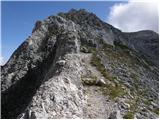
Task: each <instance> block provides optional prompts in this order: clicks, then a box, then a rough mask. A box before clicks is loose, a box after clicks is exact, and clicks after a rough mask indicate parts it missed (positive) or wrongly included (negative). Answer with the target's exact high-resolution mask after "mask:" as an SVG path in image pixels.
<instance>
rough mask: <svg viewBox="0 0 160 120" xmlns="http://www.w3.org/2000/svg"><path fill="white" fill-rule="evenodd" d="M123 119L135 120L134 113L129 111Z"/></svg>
mask: <svg viewBox="0 0 160 120" xmlns="http://www.w3.org/2000/svg"><path fill="white" fill-rule="evenodd" d="M123 118H125V119H133V118H134V113H133V112H131V111H128V112H127V113H126V114H125V115H124V116H123Z"/></svg>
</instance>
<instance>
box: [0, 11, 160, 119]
mask: <svg viewBox="0 0 160 120" xmlns="http://www.w3.org/2000/svg"><path fill="white" fill-rule="evenodd" d="M158 37H159V35H158V34H157V33H155V32H153V31H149V30H145V31H139V32H133V33H124V32H122V31H120V30H118V29H116V28H114V27H113V26H111V25H109V24H107V23H105V22H103V21H101V20H100V19H99V18H98V17H97V16H96V15H94V14H93V13H89V12H87V11H86V10H84V9H80V10H75V9H72V10H70V11H69V12H68V13H59V14H57V15H56V16H49V17H48V18H46V19H45V20H43V21H37V22H36V24H35V27H34V28H33V30H32V34H31V36H29V37H28V38H27V39H26V40H25V41H24V42H23V43H22V44H21V45H20V46H19V47H18V48H17V50H16V51H15V52H14V53H13V54H12V56H11V58H10V59H9V61H8V62H7V63H6V64H5V65H4V66H2V67H1V68H2V71H1V72H2V73H1V98H2V100H1V105H2V109H1V111H2V112H1V113H2V114H1V115H2V116H1V117H2V118H32V119H33V118H46V119H48V118H50V119H53V118H54V119H56V118H106V119H107V118H112V119H118V118H138V119H141V118H148V119H151V118H158V114H159V105H158V101H159V100H158V91H159V86H158V76H159V74H158V61H159V60H158V58H159V56H158V55H159V53H158V51H159V46H158V43H159V38H158Z"/></svg>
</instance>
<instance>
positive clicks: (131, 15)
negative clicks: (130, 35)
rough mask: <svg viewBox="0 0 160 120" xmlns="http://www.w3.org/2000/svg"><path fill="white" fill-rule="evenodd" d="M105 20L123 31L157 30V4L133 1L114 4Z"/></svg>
mask: <svg viewBox="0 0 160 120" xmlns="http://www.w3.org/2000/svg"><path fill="white" fill-rule="evenodd" d="M107 22H108V23H110V24H111V25H113V26H115V27H117V28H119V29H121V30H122V31H124V32H134V31H139V30H153V31H155V32H158V29H159V27H158V22H159V17H158V4H157V3H151V2H149V3H146V2H133V1H129V2H128V3H119V4H115V5H114V6H113V7H112V8H111V11H110V13H109V16H108V19H107Z"/></svg>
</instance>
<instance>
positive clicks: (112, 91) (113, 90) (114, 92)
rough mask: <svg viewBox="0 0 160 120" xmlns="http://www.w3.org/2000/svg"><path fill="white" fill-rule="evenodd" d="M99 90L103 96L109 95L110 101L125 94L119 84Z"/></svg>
mask: <svg viewBox="0 0 160 120" xmlns="http://www.w3.org/2000/svg"><path fill="white" fill-rule="evenodd" d="M101 90H102V92H103V94H104V95H109V97H110V99H112V100H114V99H116V98H117V97H121V96H123V95H125V93H126V92H125V90H124V89H123V88H122V86H121V85H120V84H115V85H106V86H104V87H103V88H101Z"/></svg>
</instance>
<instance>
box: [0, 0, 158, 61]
mask: <svg viewBox="0 0 160 120" xmlns="http://www.w3.org/2000/svg"><path fill="white" fill-rule="evenodd" d="M137 6H138V7H137ZM142 6H143V7H142ZM72 8H74V9H81V8H83V9H86V10H87V11H89V12H93V13H95V14H96V15H97V16H98V17H99V18H100V19H101V20H103V21H106V22H108V23H110V24H112V25H113V26H115V27H117V28H119V29H121V30H122V31H125V32H133V31H138V30H143V29H151V30H154V31H155V32H158V27H157V24H158V22H157V20H158V14H157V13H158V12H157V11H156V10H157V8H156V7H155V6H154V8H153V6H152V5H150V6H149V5H148V4H147V5H146V4H144V3H142V4H141V5H139V4H138V3H136V4H135V3H133V2H132V0H131V1H129V2H124V1H112V2H111V1H107V2H104V1H103V2H82V1H77V2H73V1H72V2H71V1H70V2H69V1H67V2H64V1H63V2H62V1H60V2H58V1H54V2H53V1H52V2H44V1H41V2H40V1H39V2H33V1H26V2H23V1H17V2H16V1H14V2H7V1H5V2H2V3H1V53H2V55H1V56H0V61H1V63H0V64H4V63H5V62H6V61H7V60H8V59H9V58H10V56H11V54H12V53H13V52H14V51H15V50H16V48H17V47H18V46H19V45H20V44H21V43H22V42H23V41H25V40H26V38H27V37H28V36H29V35H31V32H32V29H33V27H34V24H35V22H36V21H37V20H44V19H45V18H47V17H48V16H50V15H56V14H57V13H58V12H67V11H69V10H70V9H72ZM155 8H156V9H155ZM142 14H143V15H142ZM137 15H138V17H139V19H137V18H138V17H136V16H137ZM146 15H147V16H148V17H147V19H146ZM144 18H145V20H144ZM142 23H143V24H142ZM133 26H134V27H133Z"/></svg>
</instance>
